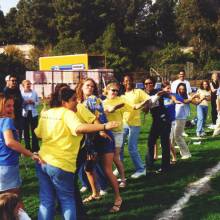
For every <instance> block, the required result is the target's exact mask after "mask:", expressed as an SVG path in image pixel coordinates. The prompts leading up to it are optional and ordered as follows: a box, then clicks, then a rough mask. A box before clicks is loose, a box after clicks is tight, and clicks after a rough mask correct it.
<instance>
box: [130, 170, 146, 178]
mask: <svg viewBox="0 0 220 220" xmlns="http://www.w3.org/2000/svg"><path fill="white" fill-rule="evenodd" d="M145 175H146V170H145V169H144V171H142V172H135V173H134V174H132V175H131V178H132V179H138V178H139V177H141V176H145Z"/></svg>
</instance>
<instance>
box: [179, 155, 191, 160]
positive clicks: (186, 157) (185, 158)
mask: <svg viewBox="0 0 220 220" xmlns="http://www.w3.org/2000/svg"><path fill="white" fill-rule="evenodd" d="M190 157H192V155H191V154H189V155H185V156H182V157H181V159H182V160H187V159H189V158H190Z"/></svg>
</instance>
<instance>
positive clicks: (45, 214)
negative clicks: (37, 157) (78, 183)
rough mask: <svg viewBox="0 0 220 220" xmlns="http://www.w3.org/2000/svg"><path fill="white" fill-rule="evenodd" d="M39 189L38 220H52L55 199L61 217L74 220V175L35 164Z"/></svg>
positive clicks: (45, 165) (48, 166)
mask: <svg viewBox="0 0 220 220" xmlns="http://www.w3.org/2000/svg"><path fill="white" fill-rule="evenodd" d="M36 172H37V177H38V180H39V187H40V207H39V212H38V220H53V219H54V214H55V202H56V199H58V201H59V202H60V206H61V212H62V217H63V219H65V220H76V204H75V196H74V173H71V172H66V171H64V170H62V169H59V168H57V167H54V166H51V165H49V164H43V165H39V164H36Z"/></svg>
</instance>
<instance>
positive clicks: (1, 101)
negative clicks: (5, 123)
mask: <svg viewBox="0 0 220 220" xmlns="http://www.w3.org/2000/svg"><path fill="white" fill-rule="evenodd" d="M10 99H12V100H14V99H13V97H12V96H8V97H6V96H5V95H4V94H3V93H0V118H4V117H5V113H4V112H5V104H6V102H7V101H8V100H10ZM13 117H14V115H12V118H13Z"/></svg>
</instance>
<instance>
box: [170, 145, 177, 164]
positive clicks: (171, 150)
mask: <svg viewBox="0 0 220 220" xmlns="http://www.w3.org/2000/svg"><path fill="white" fill-rule="evenodd" d="M170 153H171V156H172V161H171V162H173V163H175V162H176V150H175V148H174V146H173V144H172V143H171V141H170Z"/></svg>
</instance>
